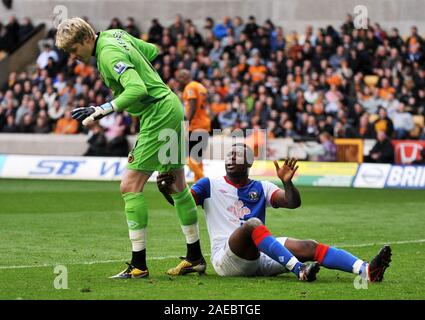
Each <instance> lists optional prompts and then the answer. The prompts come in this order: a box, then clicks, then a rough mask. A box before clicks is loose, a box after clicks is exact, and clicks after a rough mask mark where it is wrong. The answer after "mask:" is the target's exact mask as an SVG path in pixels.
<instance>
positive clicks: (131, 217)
mask: <svg viewBox="0 0 425 320" xmlns="http://www.w3.org/2000/svg"><path fill="white" fill-rule="evenodd" d="M122 196H123V199H124V202H125V214H126V216H127V224H128V229H129V237H130V241H131V246H132V259H131V264H132V265H133V266H135V267H136V268H138V269H141V270H146V226H147V224H148V208H147V205H146V202H145V198H144V196H143V194H142V193H141V192H128V193H124V194H123V195H122Z"/></svg>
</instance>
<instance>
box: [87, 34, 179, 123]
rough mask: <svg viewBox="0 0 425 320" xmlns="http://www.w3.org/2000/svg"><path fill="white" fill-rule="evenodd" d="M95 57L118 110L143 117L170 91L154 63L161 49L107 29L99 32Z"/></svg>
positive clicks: (94, 51) (128, 35) (94, 52)
mask: <svg viewBox="0 0 425 320" xmlns="http://www.w3.org/2000/svg"><path fill="white" fill-rule="evenodd" d="M93 55H94V56H95V57H96V59H97V67H98V69H99V72H100V74H101V76H102V78H103V81H104V82H105V84H106V86H107V87H109V88H110V89H111V90H112V93H113V95H114V98H115V99H114V100H113V104H114V105H115V106H116V108H117V109H118V111H122V110H126V111H127V112H128V113H129V114H131V115H133V116H141V115H142V114H143V112H144V111H145V110H146V109H147V108H148V107H149V106H151V105H153V104H154V103H155V102H157V101H159V100H161V99H162V98H164V97H165V96H167V95H168V94H169V93H170V92H171V89H170V88H169V87H168V86H167V85H166V84H165V83H164V82H163V81H162V79H161V77H160V76H159V74H158V72H157V71H156V70H155V68H154V67H153V66H152V64H151V62H152V61H153V60H154V59H155V58H156V56H157V55H158V48H157V47H156V46H155V45H153V44H151V43H148V42H145V41H143V40H140V39H137V38H135V37H133V36H131V35H130V34H128V33H127V32H125V31H123V30H119V29H112V30H107V31H103V32H100V33H98V37H97V39H96V43H95V46H94V50H93Z"/></svg>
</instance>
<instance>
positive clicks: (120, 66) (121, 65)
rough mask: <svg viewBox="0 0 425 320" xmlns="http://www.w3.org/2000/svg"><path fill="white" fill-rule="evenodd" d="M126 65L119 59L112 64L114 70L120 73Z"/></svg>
mask: <svg viewBox="0 0 425 320" xmlns="http://www.w3.org/2000/svg"><path fill="white" fill-rule="evenodd" d="M127 67H128V66H127V65H126V64H125V63H124V62H122V61H120V62H118V63H117V64H115V65H114V71H115V72H116V73H118V74H122V73H123V72H124V71H125V70H126V69H127Z"/></svg>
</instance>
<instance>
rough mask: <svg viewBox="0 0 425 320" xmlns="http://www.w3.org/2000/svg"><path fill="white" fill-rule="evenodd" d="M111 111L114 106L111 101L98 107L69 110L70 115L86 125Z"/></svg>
mask: <svg viewBox="0 0 425 320" xmlns="http://www.w3.org/2000/svg"><path fill="white" fill-rule="evenodd" d="M111 112H114V107H113V106H112V103H110V102H107V103H104V104H102V105H101V106H100V107H93V106H90V107H87V108H77V109H74V110H72V112H71V116H72V118H74V119H76V120H78V121H82V122H83V125H84V126H87V125H89V124H91V123H93V122H94V121H96V120H99V119H101V118H103V117H104V116H106V115H108V114H110V113H111Z"/></svg>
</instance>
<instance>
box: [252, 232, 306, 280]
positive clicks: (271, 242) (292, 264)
mask: <svg viewBox="0 0 425 320" xmlns="http://www.w3.org/2000/svg"><path fill="white" fill-rule="evenodd" d="M251 237H252V240H254V243H255V245H256V246H257V248H258V250H260V251H261V252H264V253H265V254H266V255H268V256H269V257H270V258H272V259H273V260H275V261H276V262H278V263H280V264H281V265H283V266H284V267H285V268H286V269H288V270H290V271H291V272H292V273H294V274H295V275H296V276H297V277H298V278H299V275H300V267H301V266H302V263H301V262H300V261H298V259H297V258H296V257H295V256H294V255H293V254H292V253H291V252H290V251H289V250H288V249H287V248H285V247H284V246H283V245H282V244H281V243H280V242H279V241H278V240H277V239H276V238H275V237H273V236H272V234H271V233H270V232H269V230H268V229H267V227H266V226H264V225H261V226H258V227H256V228H255V229H254V231H253V232H252V234H251Z"/></svg>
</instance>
